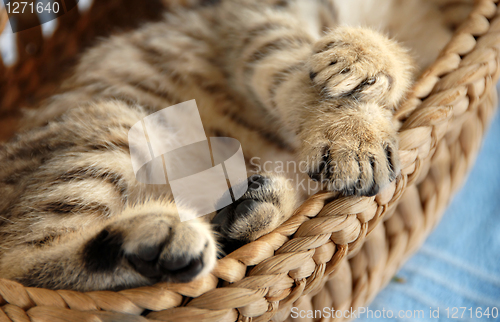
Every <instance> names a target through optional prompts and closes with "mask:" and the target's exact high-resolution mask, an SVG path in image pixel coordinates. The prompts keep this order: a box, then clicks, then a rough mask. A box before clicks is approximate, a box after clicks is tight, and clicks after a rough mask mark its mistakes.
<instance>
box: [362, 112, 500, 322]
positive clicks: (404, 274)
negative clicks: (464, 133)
mask: <svg viewBox="0 0 500 322" xmlns="http://www.w3.org/2000/svg"><path fill="white" fill-rule="evenodd" d="M369 309H370V310H371V311H372V312H369V311H368V310H366V313H364V314H363V315H362V318H360V319H359V321H500V312H499V310H500V113H497V115H496V117H495V119H494V121H493V124H492V125H491V127H490V129H489V130H488V133H487V136H486V139H485V141H484V145H483V147H482V150H481V152H480V154H479V156H478V159H477V161H476V164H475V165H474V168H473V169H472V171H471V173H470V175H469V178H468V180H467V182H466V184H465V186H464V187H463V188H462V189H461V190H460V191H459V192H458V193H457V194H456V195H455V197H454V199H453V201H452V203H451V204H450V206H449V208H448V209H447V211H446V214H445V215H444V217H443V218H442V220H441V223H440V224H439V225H438V227H437V228H436V229H435V231H434V232H433V233H432V234H431V235H430V237H429V238H428V239H427V241H426V242H425V244H424V245H423V247H422V248H421V249H420V251H419V252H418V253H417V254H416V255H414V256H413V257H412V258H411V259H410V260H409V261H408V262H407V263H406V264H405V265H404V267H403V268H402V269H401V270H400V271H399V272H398V274H397V275H396V278H394V279H393V281H392V282H391V283H390V284H389V285H388V286H387V287H386V288H385V289H384V290H383V291H382V292H381V293H380V294H379V295H378V296H377V297H376V298H375V300H374V301H373V303H372V304H371V306H370V307H369ZM377 310H378V311H379V312H377ZM383 310H385V312H383ZM389 310H390V311H391V312H389ZM437 310H439V311H437ZM391 313H392V314H391ZM368 314H370V315H369V316H367V315H368ZM390 315H392V316H393V317H392V318H389V316H390ZM488 315H489V316H488ZM379 316H380V317H379ZM384 316H385V318H384Z"/></svg>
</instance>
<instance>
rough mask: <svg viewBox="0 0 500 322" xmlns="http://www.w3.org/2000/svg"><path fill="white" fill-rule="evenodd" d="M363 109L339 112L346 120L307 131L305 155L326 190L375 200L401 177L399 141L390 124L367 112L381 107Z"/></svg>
mask: <svg viewBox="0 0 500 322" xmlns="http://www.w3.org/2000/svg"><path fill="white" fill-rule="evenodd" d="M360 109H361V110H359V109H357V110H343V111H338V112H339V113H341V114H343V118H342V117H339V119H336V120H335V121H333V122H331V123H328V122H326V123H327V124H325V122H323V124H322V125H319V126H316V127H315V129H314V130H310V131H305V132H304V134H305V135H306V136H307V141H308V143H306V144H304V145H303V147H302V151H301V153H302V154H303V156H304V159H305V160H306V164H307V166H308V174H309V176H310V177H311V178H312V179H313V180H317V181H320V182H321V183H323V185H324V186H325V187H326V189H328V190H330V191H339V192H341V193H342V194H344V195H358V196H374V195H376V194H377V193H378V192H379V190H380V189H381V188H383V187H384V186H386V185H387V184H389V183H390V182H391V181H392V180H394V179H395V178H396V176H397V174H398V173H399V170H400V169H399V168H400V166H399V158H398V154H397V151H398V141H397V135H396V131H395V130H394V128H393V126H392V124H391V122H390V120H388V119H387V118H385V117H383V116H380V115H378V116H377V115H376V114H374V113H370V112H369V111H364V109H366V110H369V109H380V107H377V106H371V105H370V104H366V105H361V106H360Z"/></svg>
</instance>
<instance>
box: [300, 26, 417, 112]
mask: <svg viewBox="0 0 500 322" xmlns="http://www.w3.org/2000/svg"><path fill="white" fill-rule="evenodd" d="M309 68H310V70H309V77H310V80H311V82H312V84H313V86H314V87H315V88H317V89H318V90H319V93H320V95H321V96H322V98H323V99H326V100H331V99H334V100H339V99H343V100H345V99H347V100H353V101H355V102H354V103H360V102H361V103H362V102H373V103H379V104H380V105H382V106H383V107H387V108H389V109H392V108H394V107H395V106H396V105H397V103H398V102H399V100H400V99H401V98H402V97H403V95H404V94H405V92H406V90H407V89H408V87H409V86H410V82H411V73H412V69H413V62H412V59H411V57H410V56H409V55H408V53H407V52H406V50H404V49H403V48H402V47H400V46H399V45H398V44H397V43H396V42H394V41H392V40H390V39H389V38H387V37H385V36H384V35H382V34H380V33H377V32H375V31H372V30H370V29H366V28H353V27H338V28H336V29H334V30H333V31H331V32H330V33H328V34H326V35H325V36H324V37H322V38H321V39H320V40H319V41H318V42H317V43H316V44H315V45H314V48H313V54H312V56H311V58H310V60H309ZM341 103H344V104H345V103H346V102H341Z"/></svg>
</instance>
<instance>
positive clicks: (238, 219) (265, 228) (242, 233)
mask: <svg viewBox="0 0 500 322" xmlns="http://www.w3.org/2000/svg"><path fill="white" fill-rule="evenodd" d="M296 200H297V198H296V196H295V191H294V190H293V188H292V187H291V185H290V184H289V183H288V182H287V181H286V179H285V178H284V177H281V176H278V175H270V174H255V175H252V176H250V177H249V178H248V190H247V191H246V192H245V194H244V195H243V196H242V197H241V198H240V199H238V200H236V202H234V203H233V204H231V205H229V206H227V207H225V208H223V209H221V210H219V211H218V212H217V214H216V215H215V217H214V218H213V219H212V224H213V225H214V228H215V230H216V231H217V232H219V233H220V234H221V237H222V240H221V244H222V246H223V251H224V252H225V253H226V254H228V253H230V252H231V251H233V250H235V249H237V248H238V247H240V246H242V245H244V244H246V243H248V242H251V241H253V240H256V239H257V238H259V237H261V236H263V235H265V234H267V233H269V232H271V231H272V230H274V229H275V228H276V227H278V226H279V225H280V224H281V223H283V222H284V221H286V220H287V219H288V218H289V217H290V216H291V215H292V213H293V211H294V210H295V203H296Z"/></svg>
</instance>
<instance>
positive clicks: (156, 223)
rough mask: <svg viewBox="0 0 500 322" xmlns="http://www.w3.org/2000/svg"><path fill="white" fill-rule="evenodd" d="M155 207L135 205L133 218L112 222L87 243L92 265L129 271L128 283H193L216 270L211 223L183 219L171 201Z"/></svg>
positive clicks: (89, 262) (103, 268) (105, 268)
mask: <svg viewBox="0 0 500 322" xmlns="http://www.w3.org/2000/svg"><path fill="white" fill-rule="evenodd" d="M153 208H154V207H152V206H151V205H148V209H134V216H133V217H129V218H125V219H123V220H120V221H118V222H115V223H113V224H112V225H110V226H108V227H107V228H106V229H104V230H103V231H102V232H101V233H100V234H99V235H98V236H97V237H96V238H94V239H93V240H92V241H91V242H90V243H89V244H88V245H87V247H86V262H87V266H88V268H89V269H91V270H99V271H105V270H110V271H111V270H115V269H117V268H119V269H122V270H123V269H125V270H128V271H130V275H131V277H130V280H129V282H131V283H133V281H134V280H136V283H137V284H142V285H144V284H151V283H155V282H159V281H169V282H189V281H191V280H193V279H194V278H195V277H197V276H199V275H203V274H205V273H207V272H209V271H210V270H212V268H213V267H214V266H215V260H216V246H215V240H214V237H213V235H212V233H211V231H210V228H209V225H208V224H207V223H203V222H201V221H198V220H190V221H186V222H180V221H179V217H178V215H177V212H176V210H175V207H174V206H172V205H163V206H158V207H157V208H155V209H153ZM125 217H127V216H126V215H125ZM134 277H135V278H134Z"/></svg>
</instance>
